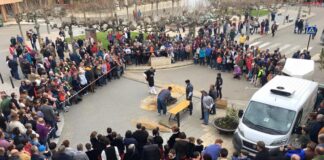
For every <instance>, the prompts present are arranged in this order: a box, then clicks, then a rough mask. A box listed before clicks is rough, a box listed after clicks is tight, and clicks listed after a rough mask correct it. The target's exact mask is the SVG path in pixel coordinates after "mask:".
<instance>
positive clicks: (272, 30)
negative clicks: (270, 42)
mask: <svg viewBox="0 0 324 160" xmlns="http://www.w3.org/2000/svg"><path fill="white" fill-rule="evenodd" d="M277 29H278V26H277V24H276V22H273V24H272V26H271V33H272V37H274V36H275V33H276V31H277Z"/></svg>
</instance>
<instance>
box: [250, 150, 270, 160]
mask: <svg viewBox="0 0 324 160" xmlns="http://www.w3.org/2000/svg"><path fill="white" fill-rule="evenodd" d="M269 158H270V155H269V151H268V150H263V151H259V152H258V153H257V154H256V156H255V158H254V160H269Z"/></svg>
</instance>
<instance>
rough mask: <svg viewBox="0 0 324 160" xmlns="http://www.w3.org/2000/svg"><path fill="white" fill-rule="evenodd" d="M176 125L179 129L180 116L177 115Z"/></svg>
mask: <svg viewBox="0 0 324 160" xmlns="http://www.w3.org/2000/svg"><path fill="white" fill-rule="evenodd" d="M176 116H177V123H178V127H180V114H179V113H177V115H176Z"/></svg>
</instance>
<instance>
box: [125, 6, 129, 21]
mask: <svg viewBox="0 0 324 160" xmlns="http://www.w3.org/2000/svg"><path fill="white" fill-rule="evenodd" d="M126 14H127V20H129V13H128V5H127V6H126Z"/></svg>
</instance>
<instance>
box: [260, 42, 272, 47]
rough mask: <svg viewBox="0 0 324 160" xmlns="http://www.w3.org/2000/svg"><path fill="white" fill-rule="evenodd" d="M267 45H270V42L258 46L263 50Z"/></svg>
mask: <svg viewBox="0 0 324 160" xmlns="http://www.w3.org/2000/svg"><path fill="white" fill-rule="evenodd" d="M269 44H270V42H266V43H263V44H261V45H260V46H259V48H264V47H265V46H268V45H269Z"/></svg>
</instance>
